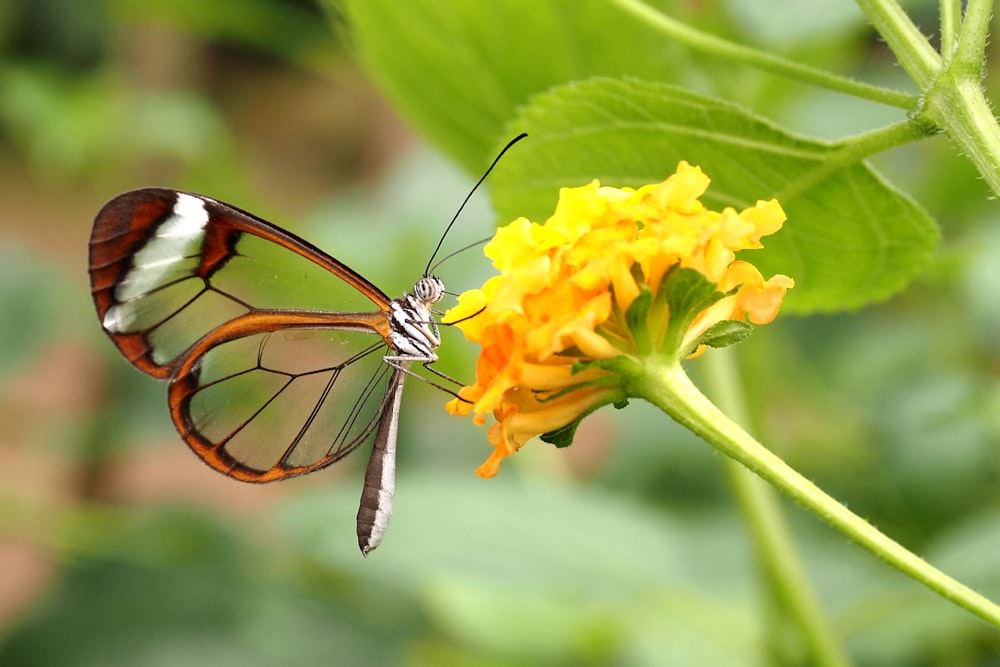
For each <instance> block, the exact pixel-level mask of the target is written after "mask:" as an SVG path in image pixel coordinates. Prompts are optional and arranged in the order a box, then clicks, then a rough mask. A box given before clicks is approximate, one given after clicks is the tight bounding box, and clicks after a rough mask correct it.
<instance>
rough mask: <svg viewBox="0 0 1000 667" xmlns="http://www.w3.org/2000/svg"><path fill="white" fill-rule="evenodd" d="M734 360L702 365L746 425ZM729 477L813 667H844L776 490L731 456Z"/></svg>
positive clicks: (719, 353)
mask: <svg viewBox="0 0 1000 667" xmlns="http://www.w3.org/2000/svg"><path fill="white" fill-rule="evenodd" d="M734 359H735V357H734V355H733V354H732V353H731V352H730V350H728V349H722V350H713V351H712V354H709V355H706V356H705V358H704V361H703V362H702V364H703V367H705V368H707V370H708V375H707V380H708V383H709V385H710V386H711V387H712V388H713V390H714V391H712V393H713V394H714V395H715V396H716V398H717V400H718V401H719V403H720V405H721V406H722V408H723V409H724V410H725V412H726V414H729V415H732V416H733V417H734V419H735V420H736V421H737V422H740V423H744V424H745V423H747V417H746V405H745V401H744V400H743V394H742V392H741V391H740V385H741V383H740V381H739V379H738V377H737V374H738V373H737V369H736V365H735V361H734ZM724 466H725V471H726V478H727V479H728V480H729V485H730V487H731V488H732V489H733V493H734V495H735V497H736V500H737V503H738V504H739V507H740V509H741V510H742V512H743V517H744V521H745V522H746V524H747V527H748V529H749V531H750V536H751V538H752V539H753V542H754V547H755V549H756V552H757V558H758V559H759V561H760V564H761V568H762V570H763V572H764V574H765V578H766V581H767V582H768V584H769V585H770V588H771V590H772V594H773V595H774V596H775V598H776V599H777V600H778V602H779V603H780V605H781V607H782V608H783V609H785V610H787V615H788V616H789V617H791V619H792V620H793V621H794V623H795V624H796V625H797V626H798V630H799V633H800V634H801V635H802V637H803V639H804V641H805V643H806V646H807V648H808V651H809V656H808V657H809V664H812V665H819V666H822V667H846V666H847V665H850V664H851V662H850V660H849V658H848V657H847V655H846V654H845V653H844V650H843V647H842V646H841V644H840V642H839V640H838V638H837V636H836V635H835V633H834V631H833V628H832V627H831V623H830V619H829V618H828V617H827V615H826V613H825V612H824V610H823V608H822V606H821V605H820V603H819V600H818V599H817V597H816V595H815V592H814V591H813V588H812V584H811V582H810V581H809V577H808V576H807V575H806V572H805V568H804V567H803V565H802V561H801V559H800V558H799V554H798V551H797V549H796V547H795V542H794V539H793V538H792V534H791V530H790V529H789V527H788V522H787V521H786V519H785V516H784V513H783V512H782V510H781V506H780V505H779V503H778V498H777V495H776V494H775V492H774V489H772V488H771V487H769V486H768V485H767V484H766V483H764V481H763V480H762V479H760V478H759V477H757V476H756V475H754V474H753V473H751V472H750V471H749V470H747V469H746V468H744V467H743V466H741V465H739V464H738V463H737V462H736V461H734V460H733V459H731V458H728V457H727V458H725V459H724Z"/></svg>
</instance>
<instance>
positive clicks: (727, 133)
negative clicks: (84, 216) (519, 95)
mask: <svg viewBox="0 0 1000 667" xmlns="http://www.w3.org/2000/svg"><path fill="white" fill-rule="evenodd" d="M510 127H511V128H517V130H519V131H520V130H523V131H526V132H528V133H529V138H528V140H526V141H523V142H521V143H520V144H519V145H518V147H517V150H515V151H512V152H511V153H509V154H508V155H507V156H506V157H505V158H504V164H503V169H500V170H498V171H497V172H496V173H495V174H494V175H493V176H491V178H492V185H493V191H494V194H495V203H496V205H497V208H498V210H499V212H500V217H501V220H509V219H513V218H515V217H517V216H521V215H524V216H527V217H529V218H531V219H534V220H539V221H541V220H545V219H546V218H547V217H548V216H549V215H551V212H552V210H553V207H554V206H555V202H556V198H557V196H558V188H559V187H561V186H577V185H583V184H585V183H588V182H590V181H591V180H593V179H594V178H599V179H600V180H601V182H602V184H605V185H612V186H637V185H642V184H645V183H654V182H657V181H660V180H662V179H663V178H665V177H666V176H668V175H669V174H671V173H673V171H674V169H675V168H676V166H677V163H678V161H680V160H687V161H688V162H690V163H692V164H696V165H699V166H700V167H702V169H704V170H705V173H707V174H708V175H709V176H710V177H711V178H712V184H711V186H710V188H709V190H708V192H707V193H706V195H705V197H704V198H703V201H704V202H705V203H706V205H708V206H711V207H713V208H718V207H723V206H733V207H736V208H743V207H747V206H752V205H753V204H754V203H755V202H757V201H758V200H761V199H764V200H766V199H770V198H772V197H776V198H777V199H778V200H779V201H780V202H781V205H782V206H783V207H784V209H785V211H786V213H787V214H788V221H787V222H786V223H785V226H784V227H783V228H782V230H781V231H780V232H778V233H777V234H774V235H772V236H768V237H766V238H765V239H764V240H763V242H764V244H765V246H766V247H765V249H764V250H757V251H752V252H747V253H743V254H741V256H740V257H741V258H742V259H746V260H748V261H751V262H752V263H754V264H755V265H757V266H758V267H759V268H760V269H761V271H762V273H764V275H765V277H768V276H770V275H773V274H775V273H783V274H785V275H788V276H791V277H792V278H794V279H795V281H796V285H795V288H794V289H793V290H791V291H790V292H789V293H788V296H787V297H786V306H785V308H786V310H790V311H793V312H798V313H807V312H815V311H833V310H842V309H849V308H857V307H860V306H862V305H865V304H868V303H871V302H873V301H878V300H881V299H885V298H887V297H889V296H890V295H892V294H893V293H895V292H898V291H899V290H901V289H902V288H903V287H905V286H906V284H907V283H908V282H909V281H910V280H912V279H913V277H914V276H915V275H916V273H917V271H918V270H919V269H920V267H921V266H922V265H923V264H924V262H925V261H926V260H927V258H928V256H929V255H930V253H931V251H932V250H933V249H934V247H935V244H936V242H937V240H938V231H937V226H936V225H935V224H934V222H933V221H932V220H931V218H930V217H929V216H928V214H927V213H926V212H925V211H924V210H923V209H922V208H921V207H920V206H919V205H917V204H916V203H914V202H913V201H912V200H910V199H909V198H907V197H906V196H904V195H903V194H901V193H900V192H898V191H897V190H896V189H894V188H893V187H892V186H890V185H889V184H887V183H886V182H885V181H884V180H883V179H882V178H881V177H880V176H879V175H878V174H877V173H876V172H875V171H874V170H873V169H872V168H871V167H869V166H868V165H867V164H865V163H850V164H845V165H836V163H835V162H831V160H832V159H833V158H834V157H835V156H836V155H837V152H838V145H837V144H832V143H828V142H823V141H818V140H814V139H806V138H802V137H799V136H795V135H793V134H791V133H789V132H787V131H785V130H783V129H781V128H779V127H777V126H776V125H774V124H773V123H770V122H768V121H765V120H763V119H761V118H759V117H757V116H754V115H753V114H751V113H750V112H748V111H746V110H744V109H742V108H740V107H738V106H735V105H733V104H729V103H726V102H723V101H721V100H718V99H713V98H709V97H705V96H702V95H696V94H694V93H691V92H688V91H686V90H684V89H682V88H677V87H675V86H670V85H665V84H658V83H648V82H643V81H638V80H620V79H594V80H590V81H586V82H582V83H573V84H569V85H565V86H562V87H559V88H556V89H553V90H551V91H549V92H546V93H544V94H541V95H539V96H537V97H535V98H534V99H533V100H532V101H531V102H530V103H529V104H528V105H527V106H526V107H524V108H523V109H522V111H521V113H520V115H519V116H518V117H517V118H516V119H514V121H512V122H511V124H510Z"/></svg>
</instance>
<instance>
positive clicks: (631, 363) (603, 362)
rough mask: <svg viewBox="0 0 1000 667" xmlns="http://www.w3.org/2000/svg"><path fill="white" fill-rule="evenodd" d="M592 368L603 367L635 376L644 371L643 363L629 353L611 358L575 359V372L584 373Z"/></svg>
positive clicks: (616, 372) (617, 373)
mask: <svg viewBox="0 0 1000 667" xmlns="http://www.w3.org/2000/svg"><path fill="white" fill-rule="evenodd" d="M591 368H602V369H604V370H606V371H609V372H611V373H615V374H616V375H625V376H629V377H631V376H633V375H636V374H639V373H642V370H643V369H642V364H640V363H639V362H638V361H636V360H635V359H634V358H632V357H630V356H629V355H627V354H619V355H618V356H617V357H612V358H610V359H591V360H589V361H574V362H573V374H574V375H576V374H577V373H582V372H583V371H586V370H590V369H591Z"/></svg>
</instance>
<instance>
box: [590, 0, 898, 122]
mask: <svg viewBox="0 0 1000 667" xmlns="http://www.w3.org/2000/svg"><path fill="white" fill-rule="evenodd" d="M609 1H610V2H611V4H613V5H617V6H618V8H619V9H621V10H622V11H624V12H627V13H628V14H630V15H632V16H633V17H635V18H637V19H639V20H641V21H643V22H644V23H646V24H647V25H649V26H650V27H651V28H653V29H654V30H658V31H659V32H661V33H663V34H664V35H666V36H667V37H668V38H670V39H672V40H674V41H676V42H678V43H680V44H684V45H686V46H688V47H690V48H692V49H695V50H697V51H700V52H703V53H707V54H709V55H712V56H715V57H717V58H723V59H725V60H730V61H733V62H737V63H740V64H744V65H750V66H753V67H757V68H759V69H762V70H766V71H769V72H773V73H775V74H779V75H782V76H787V77H790V78H793V79H797V80H799V81H804V82H806V83H810V84H814V85H816V86H820V87H823V88H827V89H829V90H835V91H838V92H841V93H845V94H847V95H853V96H854V97H859V98H862V99H866V100H871V101H873V102H879V103H881V104H887V105H889V106H894V107H899V108H900V109H906V110H909V111H912V110H914V109H916V108H917V105H918V98H916V97H915V96H913V95H910V94H907V93H903V92H899V91H896V90H889V89H886V88H880V87H878V86H873V85H871V84H867V83H862V82H861V81H855V80H854V79H849V78H846V77H842V76H837V75H836V74H832V73H830V72H827V71H825V70H822V69H818V68H816V67H810V66H808V65H803V64H802V63H798V62H795V61H792V60H787V59H785V58H782V57H780V56H776V55H774V54H771V53H767V52H766V51H759V50H757V49H753V48H750V47H748V46H742V45H740V44H734V43H733V42H730V41H727V40H724V39H721V38H719V37H716V36H714V35H711V34H708V33H705V32H701V31H700V30H695V29H694V28H692V27H690V26H688V25H685V24H684V23H682V22H680V21H676V20H674V19H672V18H670V17H669V16H667V15H666V14H663V13H662V12H659V11H657V10H656V9H653V8H652V7H650V6H649V5H647V4H645V3H643V2H641V1H640V0H609Z"/></svg>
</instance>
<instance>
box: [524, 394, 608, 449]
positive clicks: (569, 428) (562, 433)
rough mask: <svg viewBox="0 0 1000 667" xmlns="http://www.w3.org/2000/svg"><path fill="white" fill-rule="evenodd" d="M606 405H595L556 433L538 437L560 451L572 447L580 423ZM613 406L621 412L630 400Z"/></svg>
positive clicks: (550, 432) (552, 432) (556, 430)
mask: <svg viewBox="0 0 1000 667" xmlns="http://www.w3.org/2000/svg"><path fill="white" fill-rule="evenodd" d="M604 405H606V404H604V403H602V404H601V405H595V406H594V407H593V408H591V409H590V410H587V411H586V412H584V413H583V414H582V415H580V416H579V417H577V418H576V419H574V420H573V421H571V422H570V423H568V424H566V425H565V426H563V427H562V428H557V429H555V430H554V431H549V432H548V433H543V434H542V435H540V436H538V437H539V438H541V440H542V442H547V443H549V444H550V445H555V446H556V447H558V448H560V449H562V448H563V447H569V446H570V445H572V444H573V437H574V436H575V435H576V429H577V427H578V426H580V422H582V421H583V420H584V418H585V417H586V416H587V415H589V414H590V413H591V412H593V411H594V410H597V409H598V408H600V407H603V406H604ZM612 405H614V406H615V408H617V409H619V410H621V409H622V408H624V407H625V406H627V405H628V399H627V398H622V399H618V400H615V401H613V402H612Z"/></svg>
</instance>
